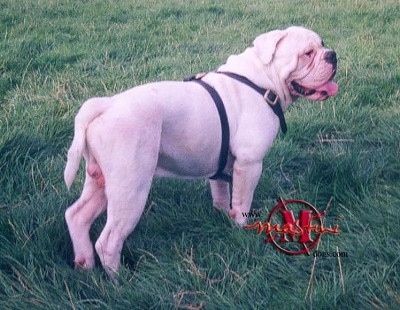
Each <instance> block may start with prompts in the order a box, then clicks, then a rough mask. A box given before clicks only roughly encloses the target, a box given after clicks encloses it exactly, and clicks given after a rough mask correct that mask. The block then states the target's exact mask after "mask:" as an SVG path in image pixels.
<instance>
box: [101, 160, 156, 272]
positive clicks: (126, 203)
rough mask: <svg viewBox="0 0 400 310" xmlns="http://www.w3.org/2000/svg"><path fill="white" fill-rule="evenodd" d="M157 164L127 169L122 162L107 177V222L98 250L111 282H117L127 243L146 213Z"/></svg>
mask: <svg viewBox="0 0 400 310" xmlns="http://www.w3.org/2000/svg"><path fill="white" fill-rule="evenodd" d="M155 164H156V163H154V166H153V167H150V168H149V167H143V166H141V165H140V164H138V165H133V166H134V167H133V166H131V167H129V168H127V167H126V165H124V163H123V161H120V162H119V165H118V166H119V167H118V168H117V167H116V166H115V163H114V166H113V168H114V169H113V171H111V173H110V174H107V173H106V174H105V178H106V182H107V184H106V195H107V201H108V205H107V222H106V225H105V227H104V229H103V231H102V232H101V234H100V237H99V239H98V240H97V241H96V244H95V248H96V252H97V254H98V255H99V257H100V260H101V263H102V265H103V267H104V269H105V271H106V272H107V274H108V275H109V277H110V278H111V280H115V274H116V272H117V270H118V268H119V265H120V258H121V250H122V247H123V243H124V241H125V239H126V238H127V237H128V235H129V234H130V233H131V232H132V231H133V230H134V228H135V226H136V225H137V223H138V222H139V219H140V217H141V215H142V213H143V210H144V207H145V204H146V200H147V197H148V194H149V191H150V187H151V183H152V179H153V174H154V170H155ZM143 165H144V166H146V165H145V164H143ZM111 180H113V181H115V182H113V181H111Z"/></svg>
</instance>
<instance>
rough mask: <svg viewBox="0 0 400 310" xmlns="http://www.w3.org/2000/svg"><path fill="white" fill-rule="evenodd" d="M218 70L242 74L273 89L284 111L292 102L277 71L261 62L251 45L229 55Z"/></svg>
mask: <svg viewBox="0 0 400 310" xmlns="http://www.w3.org/2000/svg"><path fill="white" fill-rule="evenodd" d="M267 69H268V70H267ZM218 71H226V72H232V73H236V74H239V75H243V76H245V77H247V78H248V79H249V80H251V81H252V82H253V83H255V84H256V85H258V86H260V87H262V88H265V89H270V90H273V91H274V92H276V93H277V94H278V96H279V98H280V100H281V106H282V110H283V111H286V110H287V108H288V107H289V105H290V104H291V103H292V102H293V98H292V96H291V95H290V92H289V89H288V87H287V86H286V83H285V81H281V80H280V78H279V75H278V73H274V72H275V70H274V68H272V67H268V65H265V64H263V63H262V62H261V60H260V59H259V58H258V57H257V55H256V53H255V52H254V48H253V47H249V48H247V49H246V50H245V51H244V52H243V53H241V54H238V55H232V56H229V58H228V59H227V61H226V63H225V64H223V65H222V66H220V67H219V68H218Z"/></svg>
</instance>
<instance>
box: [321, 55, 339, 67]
mask: <svg viewBox="0 0 400 310" xmlns="http://www.w3.org/2000/svg"><path fill="white" fill-rule="evenodd" d="M324 59H325V60H326V62H328V63H330V64H332V65H333V66H334V67H335V68H336V65H337V58H336V53H335V51H329V52H326V54H325V57H324Z"/></svg>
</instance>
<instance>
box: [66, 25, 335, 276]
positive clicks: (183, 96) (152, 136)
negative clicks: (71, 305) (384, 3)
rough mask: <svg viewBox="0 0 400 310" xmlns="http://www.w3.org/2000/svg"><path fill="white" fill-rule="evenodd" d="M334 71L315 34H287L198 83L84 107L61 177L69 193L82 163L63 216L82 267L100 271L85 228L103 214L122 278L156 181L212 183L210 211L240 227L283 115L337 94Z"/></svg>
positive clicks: (104, 241) (267, 37) (108, 258)
mask: <svg viewBox="0 0 400 310" xmlns="http://www.w3.org/2000/svg"><path fill="white" fill-rule="evenodd" d="M336 63H337V60H336V54H335V52H334V51H332V50H330V49H327V48H325V47H324V44H323V42H322V40H321V38H320V37H319V36H318V35H317V34H316V33H314V32H312V31H310V30H308V29H305V28H301V27H290V28H287V29H285V30H274V31H271V32H268V33H265V34H262V35H260V36H259V37H257V38H256V39H255V41H254V44H253V46H252V47H249V48H247V49H246V50H245V51H244V52H243V53H241V54H239V55H232V56H230V57H229V58H228V60H227V62H226V64H224V65H222V66H221V67H220V68H219V69H218V70H217V71H216V72H210V73H208V74H206V75H204V76H202V77H201V80H200V78H198V79H194V80H193V81H191V82H184V81H164V82H157V83H150V84H146V85H141V86H137V87H134V88H132V89H129V90H127V91H125V92H122V93H120V94H117V95H115V96H112V97H103V98H92V99H89V100H88V101H86V102H85V103H84V104H83V106H82V107H81V109H80V111H79V113H78V114H77V116H76V118H75V132H74V139H73V141H72V145H71V147H70V149H69V151H68V161H67V165H66V168H65V172H64V178H65V182H66V184H67V186H68V187H70V186H71V184H72V182H73V181H74V179H75V177H76V174H77V171H78V169H79V163H80V160H81V158H82V156H83V157H84V158H85V161H86V179H85V184H84V188H83V192H82V195H81V197H80V198H79V199H78V200H77V201H76V202H75V203H74V204H73V205H72V206H71V207H69V208H68V210H67V211H66V214H65V217H66V221H67V224H68V228H69V232H70V235H71V238H72V242H73V247H74V253H75V264H76V266H78V267H82V268H92V267H93V266H94V251H93V245H92V243H91V241H90V238H89V229H90V226H91V224H92V223H93V221H94V220H95V219H96V217H98V216H99V215H100V214H101V213H102V212H103V211H105V210H106V209H107V223H106V225H105V227H104V229H103V231H102V233H101V235H100V237H99V239H98V240H97V242H96V244H95V249H96V252H97V254H98V255H99V257H100V260H101V263H102V265H103V266H104V267H105V269H106V271H107V272H108V273H109V275H111V276H112V275H113V274H114V273H115V272H117V270H118V267H119V264H120V255H121V249H122V246H123V243H124V241H125V239H126V238H127V236H128V235H129V234H130V233H131V232H132V231H133V229H134V228H135V226H136V224H137V223H138V221H139V219H140V217H141V215H142V212H143V209H144V207H145V203H146V200H147V196H148V193H149V190H150V186H151V183H152V181H153V178H154V177H156V176H161V177H178V178H186V179H198V178H210V177H212V176H215V178H216V179H214V180H210V184H211V193H212V197H213V204H214V206H215V207H217V208H220V209H223V210H226V211H227V212H228V213H229V215H230V217H232V218H233V220H234V221H235V222H236V223H237V224H239V225H244V224H245V222H246V219H245V218H244V217H243V216H242V212H248V211H249V210H250V206H251V202H252V199H253V192H254V189H255V187H256V185H257V183H258V180H259V178H260V175H261V172H262V161H263V157H264V155H265V154H266V152H267V151H268V149H269V148H270V147H271V145H272V143H273V141H274V139H275V137H276V135H277V133H278V131H279V128H280V126H281V127H282V129H283V130H284V127H285V123H284V118H283V113H282V111H285V110H286V109H287V108H288V106H289V105H290V104H291V103H292V102H293V101H294V100H296V99H297V98H298V97H305V98H307V99H310V100H325V99H327V98H329V97H330V96H333V95H335V94H336V93H337V91H338V86H337V84H336V83H335V82H333V80H332V79H333V77H334V75H335V73H336ZM220 72H225V73H220ZM226 72H228V73H226ZM229 73H233V75H229ZM238 77H239V80H238ZM240 79H241V80H240ZM243 80H244V81H243ZM199 81H201V82H199ZM250 81H251V82H250ZM201 83H206V84H207V85H208V88H210V87H211V88H212V89H213V90H215V92H216V93H217V94H219V97H220V98H221V101H222V102H223V103H222V110H223V109H225V111H222V112H221V111H220V113H218V111H217V108H216V104H217V106H218V103H216V102H214V101H218V100H217V99H215V98H214V99H213V97H212V96H211V95H210V93H209V91H207V89H206V87H207V85H206V86H204V84H201ZM245 84H247V85H245ZM257 88H259V89H261V90H262V89H264V91H266V95H265V96H263V95H260V91H256V90H257ZM217 96H218V95H217ZM219 105H221V102H220V103H219ZM220 108H221V107H220V106H219V108H218V109H220ZM224 117H225V121H227V122H228V124H224V122H223V119H224ZM221 122H222V127H223V130H221ZM226 127H228V128H226ZM224 129H225V131H224ZM222 140H224V141H225V142H224V141H222ZM221 141H222V147H221ZM224 143H225V144H228V145H225V146H224V145H223V144H224ZM221 148H222V149H221ZM221 152H222V153H221ZM223 153H225V154H223ZM221 154H222V155H221ZM216 173H217V175H216ZM226 174H232V177H233V183H232V198H231V197H230V195H229V183H228V182H226V181H225V180H221V179H218V177H225V176H226Z"/></svg>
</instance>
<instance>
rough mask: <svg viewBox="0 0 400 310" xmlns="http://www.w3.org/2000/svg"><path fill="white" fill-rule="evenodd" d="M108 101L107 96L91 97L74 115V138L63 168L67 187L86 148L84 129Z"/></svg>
mask: <svg viewBox="0 0 400 310" xmlns="http://www.w3.org/2000/svg"><path fill="white" fill-rule="evenodd" d="M110 103H111V102H110V99H109V98H107V97H103V98H91V99H89V100H87V101H86V102H85V103H84V104H83V105H82V107H81V108H80V110H79V112H78V114H77V115H76V117H75V130H74V139H73V140H72V143H71V146H70V148H69V150H68V155H67V164H66V166H65V170H64V181H65V184H66V185H67V187H68V189H69V188H70V187H71V185H72V182H73V181H74V180H75V177H76V174H77V173H78V170H79V163H80V161H81V159H82V156H83V154H84V151H85V149H86V130H87V128H88V126H89V124H90V123H91V122H92V121H93V120H94V119H95V118H97V117H98V116H100V115H101V114H102V113H103V112H104V111H106V110H107V108H108V107H109V106H110Z"/></svg>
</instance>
